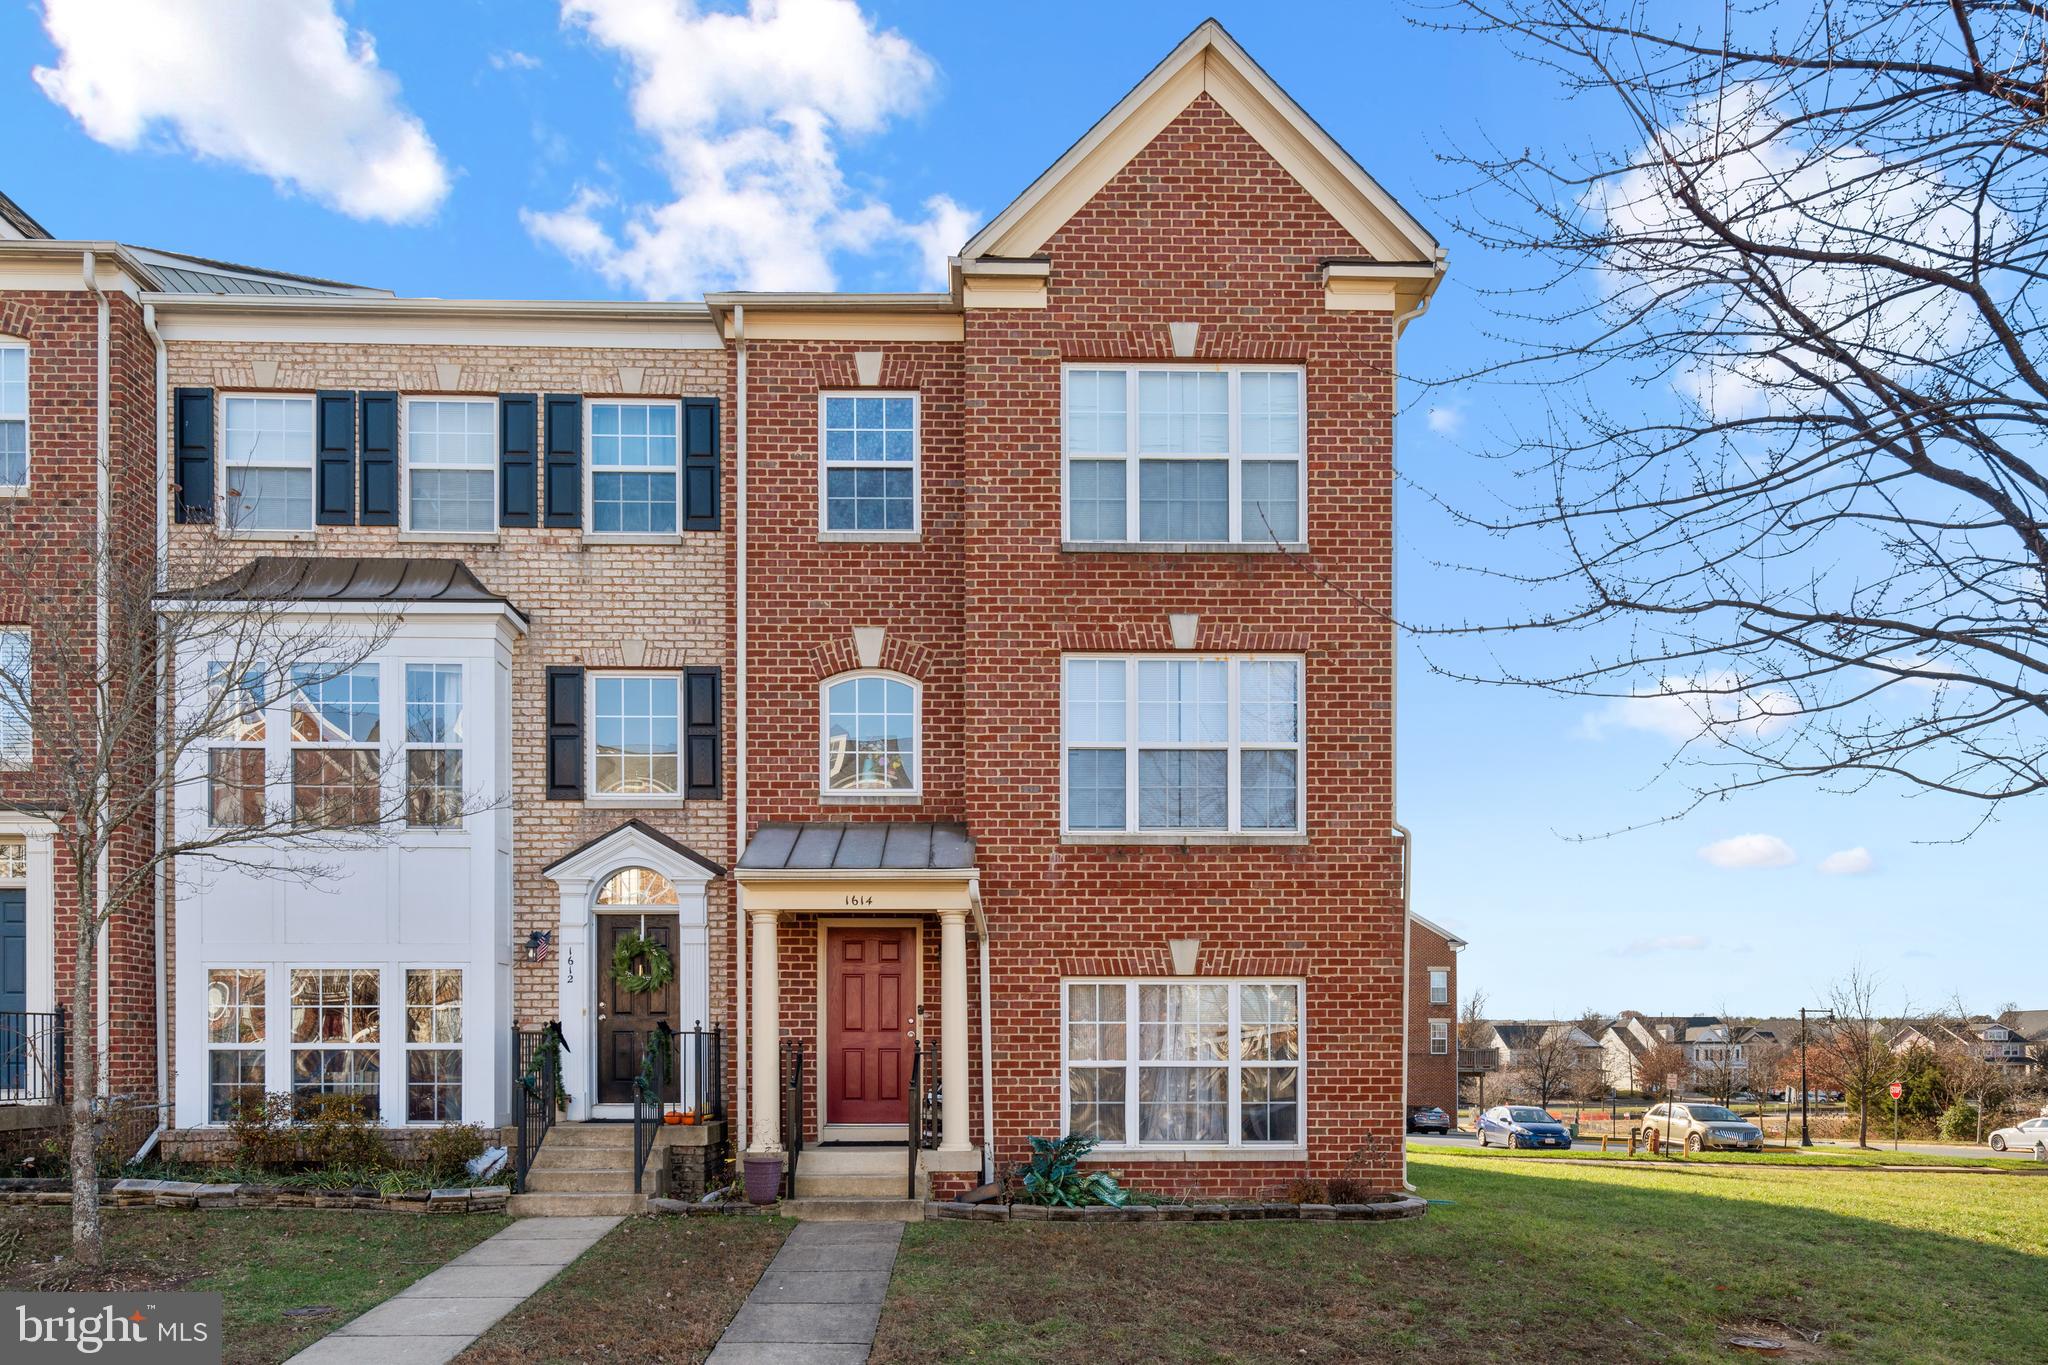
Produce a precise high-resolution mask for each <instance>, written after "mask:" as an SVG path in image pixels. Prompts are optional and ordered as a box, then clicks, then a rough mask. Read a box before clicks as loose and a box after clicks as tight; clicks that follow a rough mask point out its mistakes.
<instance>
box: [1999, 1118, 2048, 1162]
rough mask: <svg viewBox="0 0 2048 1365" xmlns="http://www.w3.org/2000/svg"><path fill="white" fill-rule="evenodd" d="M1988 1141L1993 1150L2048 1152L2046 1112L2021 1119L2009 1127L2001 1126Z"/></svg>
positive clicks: (2039, 1153)
mask: <svg viewBox="0 0 2048 1365" xmlns="http://www.w3.org/2000/svg"><path fill="white" fill-rule="evenodd" d="M1990 1141H1991V1150H1992V1151H1994V1152H2013V1151H2018V1152H2032V1153H2033V1154H2034V1155H2035V1156H2040V1155H2041V1154H2042V1153H2043V1152H2048V1114H2043V1115H2042V1116H2041V1117H2040V1118H2037V1119H2023V1120H2021V1121H2020V1122H2019V1123H2017V1124H2015V1125H2014V1126H2012V1127H2011V1128H2001V1129H1999V1130H1998V1131H1997V1132H1995V1133H1993V1134H1992V1135H1991V1139H1990Z"/></svg>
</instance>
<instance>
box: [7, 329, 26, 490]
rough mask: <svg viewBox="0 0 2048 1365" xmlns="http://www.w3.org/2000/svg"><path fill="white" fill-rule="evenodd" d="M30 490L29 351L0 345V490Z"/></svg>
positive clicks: (14, 343)
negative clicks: (27, 488)
mask: <svg viewBox="0 0 2048 1365" xmlns="http://www.w3.org/2000/svg"><path fill="white" fill-rule="evenodd" d="M27 486H28V347H26V346H24V345H22V344H21V343H20V342H18V341H0V489H8V490H11V489H19V488H26V487H27Z"/></svg>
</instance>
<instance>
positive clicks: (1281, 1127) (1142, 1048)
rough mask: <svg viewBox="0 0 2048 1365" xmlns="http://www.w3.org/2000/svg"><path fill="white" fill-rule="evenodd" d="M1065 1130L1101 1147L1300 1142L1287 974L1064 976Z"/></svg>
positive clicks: (1297, 1003)
mask: <svg viewBox="0 0 2048 1365" xmlns="http://www.w3.org/2000/svg"><path fill="white" fill-rule="evenodd" d="M1063 1005H1064V1011H1065V1027H1064V1048H1063V1066H1064V1072H1065V1077H1064V1089H1065V1094H1066V1130H1067V1131H1068V1132H1070V1133H1079V1134H1084V1135H1086V1136H1089V1137H1093V1138H1095V1139H1096V1140H1097V1141H1098V1142H1100V1143H1101V1144H1103V1145H1104V1146H1107V1147H1136V1148H1144V1147H1147V1146H1154V1147H1191V1146H1192V1147H1240V1148H1251V1149H1256V1148H1259V1147H1262V1146H1277V1147H1289V1146H1298V1145H1299V1144H1300V1143H1301V1141H1302V1134H1303V1131H1304V1124H1303V1121H1302V1076H1301V1069H1302V1018H1301V1015H1302V1002H1301V984H1300V983H1299V982H1295V981H1219V980H1205V979H1189V978H1182V979H1175V980H1168V981H1146V980H1127V981H1069V982H1067V983H1065V985H1064V988H1063Z"/></svg>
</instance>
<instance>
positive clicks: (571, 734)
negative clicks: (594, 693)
mask: <svg viewBox="0 0 2048 1365" xmlns="http://www.w3.org/2000/svg"><path fill="white" fill-rule="evenodd" d="M547 777H548V800H550V801H581V800H582V799H583V670H582V669H580V668H550V669H549V670H548V773H547Z"/></svg>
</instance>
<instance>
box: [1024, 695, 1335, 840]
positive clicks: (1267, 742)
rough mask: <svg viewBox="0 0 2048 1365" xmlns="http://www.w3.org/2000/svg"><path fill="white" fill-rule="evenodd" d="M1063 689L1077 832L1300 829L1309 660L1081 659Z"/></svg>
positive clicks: (1069, 793) (1070, 811) (1072, 828)
mask: <svg viewBox="0 0 2048 1365" xmlns="http://www.w3.org/2000/svg"><path fill="white" fill-rule="evenodd" d="M1063 681H1064V721H1063V736H1062V738H1063V743H1062V745H1061V750H1062V755H1063V762H1064V767H1065V774H1064V777H1065V810H1066V828H1067V830H1068V831H1069V832H1071V833H1077V834H1088V833H1098V834H1099V833H1116V832H1126V833H1128V832H1139V833H1173V832H1187V833H1197V834H1295V833H1299V832H1300V831H1301V829H1302V780H1303V774H1302V733H1303V731H1302V664H1301V660H1299V659H1294V658H1269V657H1260V656H1245V657H1220V658H1217V657H1177V656H1175V657H1143V656H1110V657H1096V656H1075V657H1070V658H1068V659H1067V660H1066V661H1065V676H1064V680H1063Z"/></svg>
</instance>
